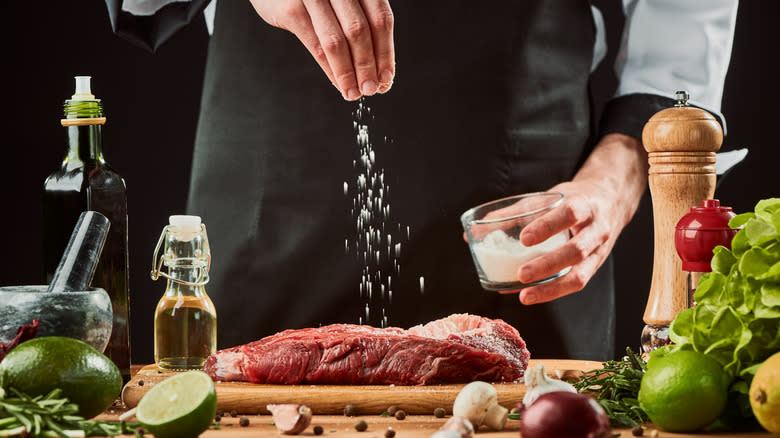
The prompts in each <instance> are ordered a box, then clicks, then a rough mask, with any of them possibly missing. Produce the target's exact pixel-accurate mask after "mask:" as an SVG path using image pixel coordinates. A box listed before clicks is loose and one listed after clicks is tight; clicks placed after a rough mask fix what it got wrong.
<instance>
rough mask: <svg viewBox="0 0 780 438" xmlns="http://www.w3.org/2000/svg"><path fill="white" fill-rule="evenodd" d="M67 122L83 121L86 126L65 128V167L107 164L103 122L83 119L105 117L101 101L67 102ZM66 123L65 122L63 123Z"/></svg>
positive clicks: (65, 111)
mask: <svg viewBox="0 0 780 438" xmlns="http://www.w3.org/2000/svg"><path fill="white" fill-rule="evenodd" d="M63 113H64V117H65V119H67V120H71V121H72V120H79V119H81V120H82V121H83V122H84V124H77V125H76V126H65V141H66V145H67V155H66V156H65V160H64V161H63V166H65V167H78V166H81V165H83V164H105V160H104V159H103V125H102V123H105V119H103V121H102V122H98V121H95V122H94V123H93V122H92V121H87V120H83V119H100V118H103V117H104V114H103V103H102V102H101V101H100V100H97V99H96V100H84V101H80V100H66V101H65V105H64V107H63ZM63 123H64V122H63Z"/></svg>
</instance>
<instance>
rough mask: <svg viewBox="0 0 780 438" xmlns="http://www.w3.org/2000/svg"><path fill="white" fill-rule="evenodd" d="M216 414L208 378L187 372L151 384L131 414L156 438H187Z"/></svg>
mask: <svg viewBox="0 0 780 438" xmlns="http://www.w3.org/2000/svg"><path fill="white" fill-rule="evenodd" d="M216 413H217V393H216V392H215V390H214V382H212V381H211V377H209V376H208V374H206V373H204V372H203V371H187V372H185V373H181V374H177V375H175V376H172V377H169V378H167V379H165V380H163V381H162V382H160V383H158V384H156V385H154V386H153V387H152V389H150V390H149V392H147V393H146V394H145V395H144V396H143V398H141V401H140V402H138V407H137V408H136V411H135V416H136V418H137V419H138V421H139V422H140V423H141V424H142V425H143V426H144V427H145V428H146V429H147V430H149V431H150V432H152V433H153V434H154V436H155V437H156V438H189V437H196V436H198V435H199V434H200V433H201V432H203V431H204V430H206V429H207V428H208V427H209V425H211V422H212V421H213V420H214V415H216Z"/></svg>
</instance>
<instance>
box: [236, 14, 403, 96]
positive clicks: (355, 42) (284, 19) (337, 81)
mask: <svg viewBox="0 0 780 438" xmlns="http://www.w3.org/2000/svg"><path fill="white" fill-rule="evenodd" d="M251 1H252V5H253V6H254V8H255V10H256V11H257V13H258V14H259V15H260V17H262V18H263V20H265V21H266V22H267V23H268V24H270V25H272V26H276V27H278V28H281V29H285V30H288V31H290V32H292V33H293V34H295V36H297V37H298V39H299V40H301V42H302V43H303V45H304V46H306V48H307V49H308V50H309V52H310V53H311V54H312V56H314V59H315V60H317V63H318V64H319V65H320V67H321V68H322V70H323V71H324V72H325V74H326V75H327V76H328V79H330V81H331V83H333V85H334V86H335V87H336V88H338V89H339V91H341V95H342V96H343V97H344V99H347V100H357V99H358V98H360V96H370V95H372V94H374V93H377V92H379V93H384V92H386V91H387V90H389V89H390V87H391V86H392V85H393V77H394V76H395V49H394V47H393V11H392V10H391V9H390V4H389V3H388V0H359V1H358V0H330V1H328V0H251Z"/></svg>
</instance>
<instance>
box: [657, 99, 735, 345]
mask: <svg viewBox="0 0 780 438" xmlns="http://www.w3.org/2000/svg"><path fill="white" fill-rule="evenodd" d="M675 97H676V98H677V104H675V106H674V107H673V108H667V109H665V110H662V111H659V112H658V113H656V114H655V115H653V117H651V118H650V120H648V122H647V123H646V124H645V127H644V129H643V131H642V142H643V144H644V147H645V150H647V152H648V160H649V162H650V170H649V177H648V182H649V185H650V194H651V196H652V200H653V223H654V233H655V240H654V245H655V246H654V255H653V277H652V283H651V285H650V296H649V297H648V301H647V307H646V308H645V314H644V321H645V324H647V325H646V326H645V328H644V330H643V331H642V348H643V350H644V351H645V352H648V351H650V350H653V349H655V348H658V347H661V346H663V345H665V344H668V343H669V342H670V341H669V336H668V332H667V329H668V327H669V324H671V322H672V321H673V320H674V318H675V316H677V314H678V313H679V312H680V311H682V310H684V309H686V308H687V307H688V297H687V292H686V291H687V284H686V281H687V277H686V273H685V272H684V271H683V270H682V262H681V260H680V258H679V257H678V256H677V252H676V250H675V247H674V232H675V224H677V221H679V220H680V218H681V217H683V216H684V215H685V214H686V213H687V212H688V211H689V209H690V207H692V206H696V205H699V204H701V201H702V200H704V199H712V198H713V195H714V194H715V178H716V177H715V152H716V151H717V150H718V149H720V146H721V143H722V142H723V130H722V129H721V127H720V124H719V123H718V121H717V120H716V119H715V117H713V116H712V115H711V114H710V113H708V112H707V111H704V110H701V109H698V108H694V107H692V106H689V105H688V103H687V100H688V93H686V92H684V91H678V92H677V93H676V95H675Z"/></svg>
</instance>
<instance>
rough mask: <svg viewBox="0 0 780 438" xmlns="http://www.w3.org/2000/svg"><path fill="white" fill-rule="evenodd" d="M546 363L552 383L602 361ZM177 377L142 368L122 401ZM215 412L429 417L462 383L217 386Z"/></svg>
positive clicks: (515, 394) (509, 401)
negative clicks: (300, 407) (285, 406)
mask: <svg viewBox="0 0 780 438" xmlns="http://www.w3.org/2000/svg"><path fill="white" fill-rule="evenodd" d="M538 363H544V365H545V369H546V371H547V374H548V375H549V376H551V377H553V378H558V379H569V378H575V377H577V376H579V375H580V374H582V373H583V372H584V371H588V370H592V369H598V368H601V366H602V364H601V362H595V361H584V360H560V359H531V361H530V363H529V364H528V369H531V368H533V367H534V366H535V365H536V364H538ZM174 374H176V373H175V372H169V371H162V370H160V369H159V368H157V366H156V365H147V366H145V367H143V368H141V369H140V370H139V371H138V372H137V373H136V374H135V375H134V376H133V378H132V379H131V380H130V382H128V383H127V385H125V387H124V389H123V390H122V400H123V401H124V402H125V404H126V405H127V406H128V407H131V408H132V407H135V406H136V405H137V404H138V402H139V401H140V400H141V397H143V395H144V394H145V393H146V391H148V390H149V388H151V387H152V386H154V385H155V384H156V383H159V382H161V381H163V380H165V379H166V378H168V377H170V376H172V375H174ZM215 386H216V389H217V409H219V410H222V411H226V412H230V411H233V410H235V411H238V412H240V413H248V414H256V413H268V411H267V410H266V408H265V407H266V405H269V404H282V403H300V404H304V405H306V406H308V407H310V408H311V409H312V411H314V413H315V414H341V413H343V412H344V406H345V405H347V404H352V405H354V406H355V407H356V408H357V410H358V412H359V413H360V414H381V413H382V412H384V411H385V410H386V409H387V408H388V406H393V405H395V406H398V407H400V408H401V409H403V410H405V411H406V412H407V413H409V414H430V413H432V412H433V410H434V409H436V408H439V407H440V408H444V409H447V411H448V412H449V410H451V409H452V403H453V401H455V397H456V396H457V395H458V393H459V392H460V390H461V389H462V388H463V387H464V386H465V384H452V385H430V386H394V385H265V384H254V383H246V382H217V383H216V384H215ZM495 387H496V391H497V392H498V402H499V403H500V404H501V405H503V406H505V407H507V408H509V409H511V408H513V407H515V406H516V405H517V403H518V402H519V401H521V400H522V399H523V395H525V391H526V386H525V384H524V383H496V384H495Z"/></svg>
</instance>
